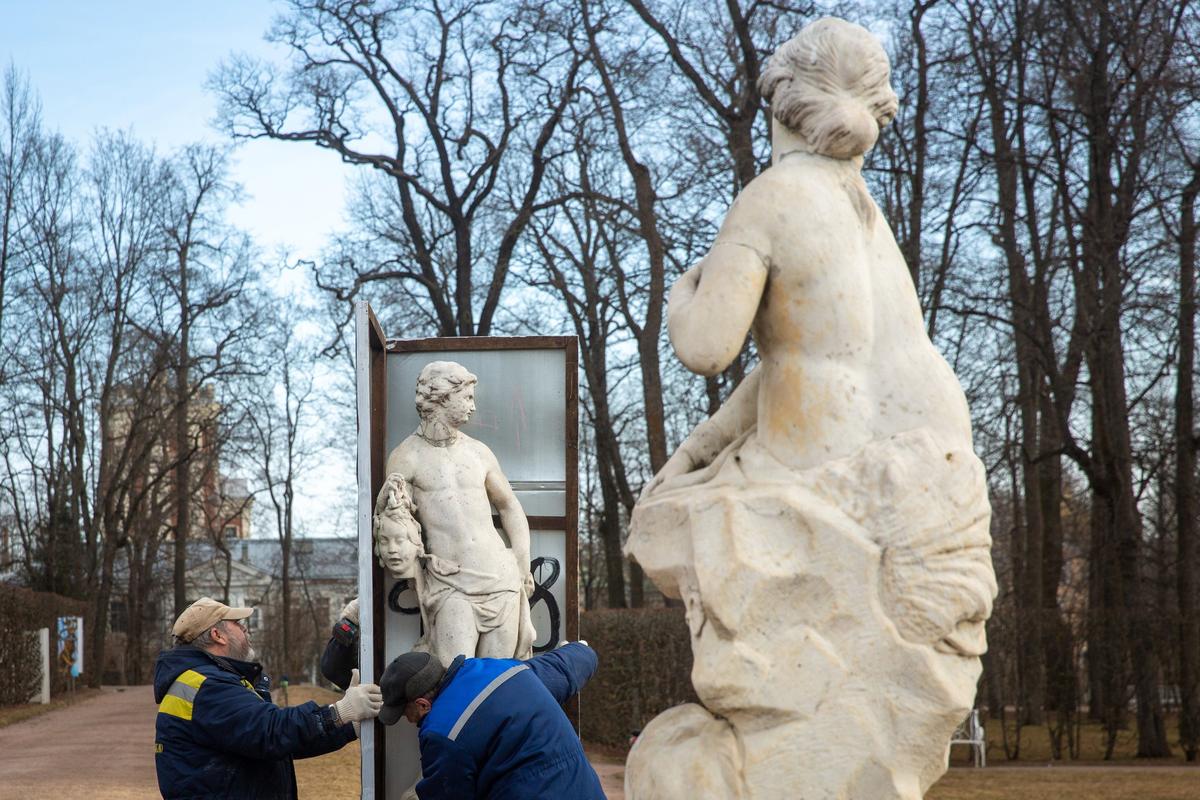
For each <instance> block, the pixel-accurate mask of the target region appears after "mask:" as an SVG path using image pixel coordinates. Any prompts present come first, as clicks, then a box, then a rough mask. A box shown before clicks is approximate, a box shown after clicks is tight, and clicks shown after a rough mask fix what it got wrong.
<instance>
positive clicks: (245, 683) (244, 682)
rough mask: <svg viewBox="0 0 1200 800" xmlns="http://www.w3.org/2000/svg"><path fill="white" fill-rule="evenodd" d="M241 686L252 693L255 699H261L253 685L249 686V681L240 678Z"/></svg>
mask: <svg viewBox="0 0 1200 800" xmlns="http://www.w3.org/2000/svg"><path fill="white" fill-rule="evenodd" d="M242 686H245V687H246V688H247V689H249V690H250V691H251V692H253V693H254V696H255V697H257V698H258V699H259V700H262V699H263V696H262V695H261V694H259V693H258V690H257V689H255V688H254V686H253V684H251V683H250V681H248V680H246V679H245V678H242ZM264 702H266V701H264Z"/></svg>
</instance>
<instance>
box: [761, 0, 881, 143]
mask: <svg viewBox="0 0 1200 800" xmlns="http://www.w3.org/2000/svg"><path fill="white" fill-rule="evenodd" d="M890 76H891V71H890V68H889V66H888V58H887V53H885V52H884V51H883V46H882V45H880V43H879V41H878V40H877V39H876V38H875V37H874V36H872V35H871V33H870V32H869V31H868V30H867V29H866V28H863V27H861V26H859V25H855V24H853V23H850V22H846V21H845V20H841V19H835V18H833V17H825V18H824V19H819V20H816V21H815V22H812V23H810V24H808V25H806V26H805V27H804V29H803V30H801V31H800V33H798V34H796V35H795V36H794V37H792V38H791V39H789V40H788V41H787V42H784V43H783V45H781V46H780V48H779V49H778V50H776V51H775V53H774V54H773V55H772V56H771V58H770V60H769V61H768V62H767V66H766V69H764V70H763V73H762V75H761V76H760V77H759V79H758V88H759V91H761V92H762V96H763V97H764V98H766V100H767V101H768V102H769V103H770V104H771V113H772V115H773V116H774V117H775V119H776V120H777V121H778V122H779V123H780V124H782V125H784V126H785V127H787V128H788V129H789V130H790V131H792V132H793V133H795V134H796V135H798V136H799V137H800V138H801V139H803V140H804V141H805V142H806V143H808V145H809V146H811V148H812V150H813V151H814V152H816V153H820V154H821V155H824V156H829V157H831V158H853V157H855V156H861V155H862V154H863V153H865V152H867V151H868V150H870V149H871V148H872V147H873V146H874V145H875V140H876V139H878V138H879V131H880V129H881V128H883V126H885V125H887V124H888V123H889V122H891V121H892V118H893V117H895V116H896V108H897V100H896V93H895V92H893V91H892V87H891V84H890V83H889V78H890Z"/></svg>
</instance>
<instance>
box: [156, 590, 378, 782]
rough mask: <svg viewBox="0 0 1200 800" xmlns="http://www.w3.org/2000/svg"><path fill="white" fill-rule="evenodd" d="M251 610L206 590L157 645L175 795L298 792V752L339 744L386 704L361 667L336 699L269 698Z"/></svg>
mask: <svg viewBox="0 0 1200 800" xmlns="http://www.w3.org/2000/svg"><path fill="white" fill-rule="evenodd" d="M253 611H254V610H253V609H250V608H230V607H229V606H227V605H225V604H223V603H219V602H217V601H216V600H213V599H211V598H208V597H202V598H200V599H199V600H197V601H196V602H195V603H193V604H192V605H191V606H189V607H188V608H187V609H186V610H185V611H184V612H183V613H182V614H180V615H179V619H178V620H176V622H175V626H174V628H173V629H172V632H173V633H174V637H175V647H173V648H171V649H170V650H164V651H163V652H161V653H159V656H158V661H157V662H156V664H155V666H154V700H155V702H157V703H158V704H159V705H158V716H157V720H156V722H155V726H154V740H155V741H154V753H155V755H154V763H155V767H156V769H157V771H158V788H159V791H161V792H162V795H163V797H164V798H167V800H175V799H176V798H179V799H180V800H183V799H184V798H211V797H222V798H255V799H256V800H257V799H259V798H295V797H296V772H295V769H294V768H293V766H292V759H293V758H307V757H309V756H319V755H324V754H325V753H329V752H332V751H334V750H337V749H338V748H340V747H342V746H343V745H345V744H346V743H347V742H350V741H353V740H354V739H355V738H356V734H357V731H356V728H357V724H358V722H359V721H361V720H367V719H373V718H374V717H375V715H376V714H378V713H379V708H380V706H381V705H382V703H383V697H382V695H381V693H380V691H379V687H378V686H375V685H374V684H363V685H358V676H357V672H358V671H357V670H355V673H356V674H355V676H354V679H353V680H352V681H351V686H350V688H348V689H347V690H346V693H345V695H344V696H343V698H342V699H341V700H339V701H338V702H337V703H335V704H333V705H329V706H319V705H317V704H316V703H314V702H312V701H309V702H307V703H304V704H303V705H299V706H293V707H291V708H280V707H279V706H277V705H275V704H274V703H273V702H271V693H270V689H269V684H268V679H267V677H266V676H265V675H263V672H262V665H261V664H259V663H257V662H256V661H255V653H254V648H253V646H251V644H250V632H249V630H247V627H246V622H245V620H246V618H247V617H249V616H250V615H251V614H252V613H253Z"/></svg>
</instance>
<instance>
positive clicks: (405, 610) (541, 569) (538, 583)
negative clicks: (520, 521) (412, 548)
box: [387, 556, 562, 653]
mask: <svg viewBox="0 0 1200 800" xmlns="http://www.w3.org/2000/svg"><path fill="white" fill-rule="evenodd" d="M529 571H530V572H532V573H533V596H532V597H530V598H529V610H530V612H531V613H532V611H533V607H534V606H536V605H537V604H538V603H545V604H546V616H548V617H549V618H550V630H549V631H548V632H549V634H550V635H549V636H547V637H546V640H545V642H544V643H543V644H538V643H536V642H534V645H533V652H535V653H545V652H546V651H547V650H553V649H554V646H555V645H556V644H557V643H558V636H559V632H560V629H561V615H560V613H559V610H558V601H557V600H555V599H554V595H553V594H551V593H550V587H552V586H554V584H556V583H558V578H559V575H560V574H561V573H562V565H561V564H559V563H558V559H557V558H552V557H551V556H538V557H537V558H535V559H534V560H533V561H532V562H531V563H530V564H529ZM547 573H548V574H547ZM410 589H411V590H412V592H413V603H414V605H411V606H406V605H401V601H400V596H401V595H403V594H404V593H405V592H407V591H409V590H410ZM387 604H388V608H390V609H391V610H392V611H395V612H396V613H397V614H407V615H409V616H412V615H414V614H419V613H420V612H421V607H420V604H419V603H418V601H417V600H416V587H415V586H414V585H413V581H412V580H411V579H409V578H405V579H404V580H402V581H397V582H396V584H395V585H394V586H393V587H392V590H391V591H390V592H388V598H387ZM421 632H422V633H424V630H423V629H422V631H421Z"/></svg>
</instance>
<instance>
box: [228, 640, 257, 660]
mask: <svg viewBox="0 0 1200 800" xmlns="http://www.w3.org/2000/svg"><path fill="white" fill-rule="evenodd" d="M229 657H230V658H232V659H235V660H237V661H255V660H257V659H258V653H256V652H254V648H253V647H251V646H250V644H249V643H248V642H246V641H242V642H239V643H238V645H237V646H236V647H235V646H234V645H232V644H230V645H229Z"/></svg>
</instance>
